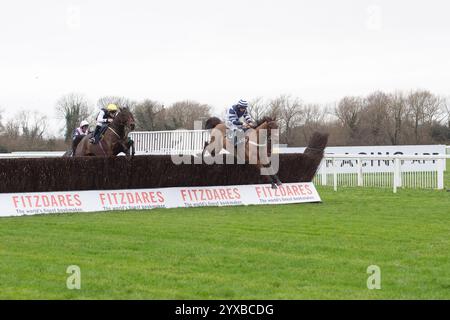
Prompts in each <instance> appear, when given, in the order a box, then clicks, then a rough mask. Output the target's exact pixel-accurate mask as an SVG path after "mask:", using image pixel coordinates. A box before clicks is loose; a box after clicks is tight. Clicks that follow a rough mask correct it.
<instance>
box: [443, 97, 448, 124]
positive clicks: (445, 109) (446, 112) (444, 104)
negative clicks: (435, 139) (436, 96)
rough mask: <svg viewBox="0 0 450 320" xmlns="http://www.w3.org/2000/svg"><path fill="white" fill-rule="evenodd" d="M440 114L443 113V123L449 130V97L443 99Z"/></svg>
mask: <svg viewBox="0 0 450 320" xmlns="http://www.w3.org/2000/svg"><path fill="white" fill-rule="evenodd" d="M442 112H443V113H444V119H443V121H445V123H446V124H447V128H448V129H450V97H448V98H445V99H443V102H442Z"/></svg>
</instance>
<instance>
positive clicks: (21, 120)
mask: <svg viewBox="0 0 450 320" xmlns="http://www.w3.org/2000/svg"><path fill="white" fill-rule="evenodd" d="M449 102H450V101H449V99H446V98H444V97H441V96H438V95H435V94H433V93H431V92H430V91H427V90H412V91H409V92H400V91H397V92H392V93H385V92H382V91H376V92H373V93H371V94H369V95H367V96H346V97H344V98H342V99H341V100H340V101H338V102H336V103H334V104H328V105H320V104H311V103H305V102H303V101H302V100H301V99H300V98H299V97H294V96H291V95H280V96H278V97H275V98H271V99H264V98H262V97H258V98H255V99H252V100H251V101H250V106H249V113H250V114H251V116H252V117H253V118H255V119H261V118H262V117H264V116H270V117H272V118H276V119H277V120H278V123H279V125H280V143H284V144H287V145H289V146H305V145H306V144H307V143H308V141H309V139H310V137H311V134H312V133H313V132H314V131H322V132H328V133H330V139H329V145H400V144H436V143H440V144H450V103H449ZM110 103H114V104H116V105H118V106H119V107H121V108H129V109H130V110H131V111H132V112H133V114H134V116H135V120H136V130H138V131H159V130H175V129H194V121H203V123H204V121H205V120H206V119H207V118H209V117H210V116H212V110H213V108H212V106H211V105H209V104H203V103H200V102H197V101H191V100H184V101H179V102H175V103H173V104H171V105H169V106H165V105H164V104H163V103H162V102H159V101H157V100H150V99H145V100H143V101H134V100H132V99H129V98H126V97H118V96H106V97H102V98H100V99H99V100H98V101H97V103H96V105H95V106H94V105H92V104H91V103H89V100H88V99H87V98H86V96H85V95H83V94H77V93H70V94H67V95H64V96H62V97H61V98H60V99H58V100H57V102H56V104H55V113H56V116H57V117H58V119H60V120H63V122H64V128H62V131H61V136H60V137H51V138H49V137H48V136H46V132H47V130H48V117H47V116H46V115H43V114H41V113H39V112H36V111H32V112H30V111H20V112H19V113H18V114H17V115H16V116H15V117H13V118H11V119H2V113H1V110H0V152H10V151H21V150H30V151H31V150H64V149H65V148H66V147H67V145H68V144H69V143H70V140H71V135H72V131H73V130H74V129H75V128H76V127H77V126H78V125H79V123H80V122H81V121H82V120H85V119H87V120H88V121H89V122H90V123H92V125H94V124H95V116H96V114H97V113H98V110H99V109H100V108H103V107H106V106H107V105H108V104H110ZM228 108H229V106H224V107H223V108H222V110H221V111H222V112H221V114H219V115H218V116H219V117H221V118H223V117H224V116H225V113H226V110H227V109H228Z"/></svg>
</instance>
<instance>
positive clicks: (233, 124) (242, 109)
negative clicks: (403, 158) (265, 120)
mask: <svg viewBox="0 0 450 320" xmlns="http://www.w3.org/2000/svg"><path fill="white" fill-rule="evenodd" d="M247 108H248V102H247V101H245V100H242V99H241V100H239V102H238V103H237V104H235V105H233V106H231V107H230V109H229V110H228V112H227V119H226V125H227V127H228V128H229V129H230V130H236V129H239V130H244V129H246V128H244V123H246V124H248V125H249V126H253V125H254V124H255V120H253V119H252V117H251V116H250V115H249V114H248V111H247ZM241 118H242V119H243V121H241Z"/></svg>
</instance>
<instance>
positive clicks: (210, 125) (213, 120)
mask: <svg viewBox="0 0 450 320" xmlns="http://www.w3.org/2000/svg"><path fill="white" fill-rule="evenodd" d="M221 123H222V120H220V119H219V118H217V117H211V118H209V119H208V120H206V123H205V129H206V130H211V129H214V128H215V127H216V126H217V125H218V124H221Z"/></svg>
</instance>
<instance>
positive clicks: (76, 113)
mask: <svg viewBox="0 0 450 320" xmlns="http://www.w3.org/2000/svg"><path fill="white" fill-rule="evenodd" d="M55 108H56V114H57V117H58V118H59V119H62V120H64V122H65V128H64V129H65V131H64V139H65V141H69V140H70V139H71V135H72V132H73V130H74V129H75V128H76V127H78V125H79V124H80V122H81V121H82V120H84V119H87V118H88V117H89V115H90V114H91V113H92V111H91V107H90V106H89V103H88V101H87V99H86V97H85V96H84V95H82V94H78V93H69V94H67V95H64V96H62V97H61V98H60V99H59V100H58V101H57V102H56V107H55Z"/></svg>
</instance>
